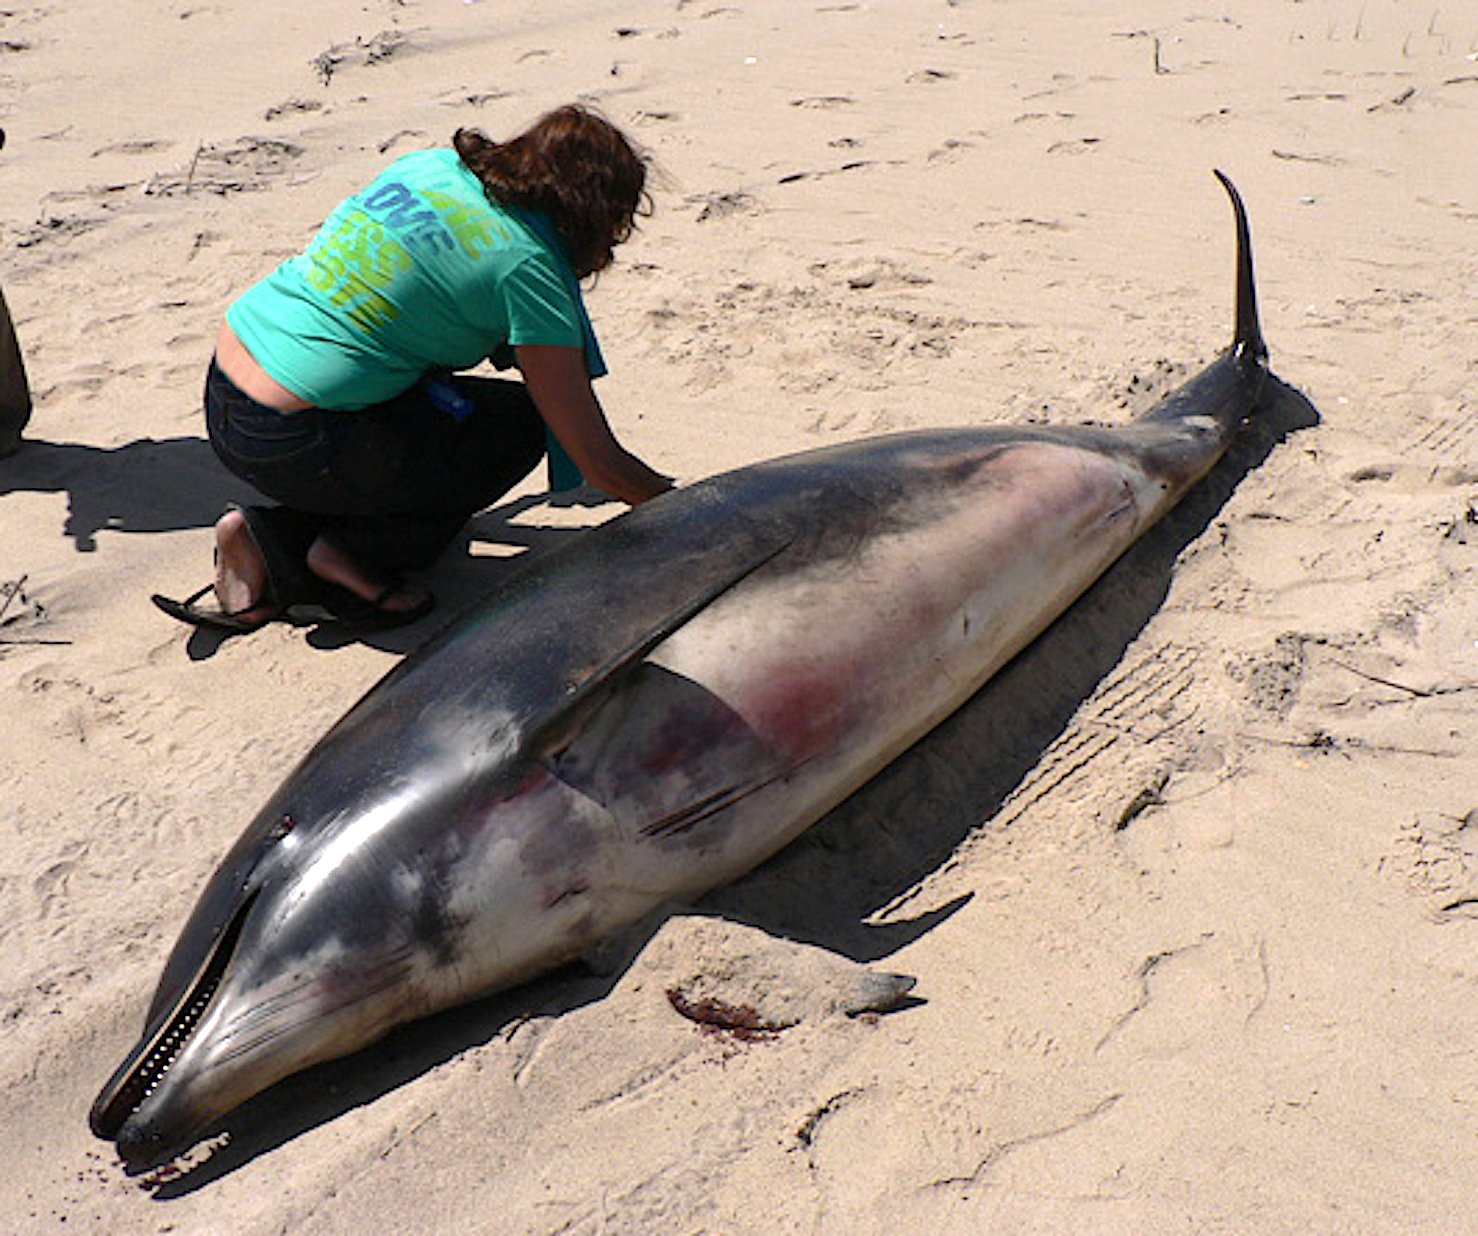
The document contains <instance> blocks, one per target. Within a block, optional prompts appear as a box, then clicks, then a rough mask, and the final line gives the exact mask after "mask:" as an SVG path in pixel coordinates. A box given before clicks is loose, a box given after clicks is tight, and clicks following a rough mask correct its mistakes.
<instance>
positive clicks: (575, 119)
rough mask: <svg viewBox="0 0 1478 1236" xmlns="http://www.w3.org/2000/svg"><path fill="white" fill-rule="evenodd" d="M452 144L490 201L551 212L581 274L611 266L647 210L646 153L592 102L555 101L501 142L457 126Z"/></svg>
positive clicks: (648, 206) (552, 218) (572, 264)
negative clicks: (553, 107) (560, 104)
mask: <svg viewBox="0 0 1478 1236" xmlns="http://www.w3.org/2000/svg"><path fill="white" fill-rule="evenodd" d="M452 145H453V146H454V147H455V148H456V151H457V154H458V155H460V156H461V159H462V162H463V163H465V164H466V165H467V166H468V167H469V168H471V169H472V171H473V172H475V173H476V174H477V177H478V179H480V180H481V181H482V183H483V188H484V189H485V190H486V192H487V195H488V197H489V198H490V199H491V200H492V201H494V202H496V203H498V204H499V205H500V206H520V207H525V208H528V209H533V210H538V211H542V212H543V213H544V214H546V215H547V216H548V217H549V219H550V220H551V222H553V224H554V226H555V227H556V228H557V229H558V231H559V234H560V238H561V239H562V240H563V241H564V244H565V256H566V257H568V258H569V261H570V265H571V266H573V267H574V268H575V273H576V274H577V275H579V276H580V277H581V278H582V279H583V278H584V277H585V276H586V275H591V274H594V273H596V272H597V271H601V270H604V269H605V268H606V267H607V266H609V265H610V264H611V259H612V258H613V256H614V252H613V251H614V250H615V247H616V246H617V245H619V244H620V243H621V242H622V241H623V240H625V239H626V238H627V237H628V236H630V235H631V231H632V228H633V227H634V226H635V223H636V217H637V215H639V214H647V213H650V204H649V202H648V199H647V196H646V183H647V160H646V157H645V156H644V155H643V154H641V153H640V152H639V151H638V150H637V149H636V148H635V147H634V146H633V145H632V144H631V142H630V141H629V140H628V139H627V137H626V135H625V134H623V133H622V132H621V130H620V129H618V128H616V126H615V125H613V124H612V123H611V122H610V121H609V120H607V119H606V118H605V117H604V116H601V115H600V114H598V113H597V112H594V111H592V110H590V109H589V108H586V107H581V106H579V105H577V104H570V105H569V106H566V107H561V108H557V109H556V110H554V111H552V112H550V113H548V114H547V115H545V116H541V117H540V118H539V119H538V120H537V121H535V122H534V124H533V125H531V126H530V127H529V128H528V129H527V130H525V131H524V132H523V133H520V134H519V135H518V136H517V137H515V138H511V139H510V140H509V141H506V142H495V141H493V140H491V139H490V138H488V137H487V136H486V135H485V134H483V133H482V132H480V131H479V130H477V129H458V130H457V131H456V133H455V134H453V136H452Z"/></svg>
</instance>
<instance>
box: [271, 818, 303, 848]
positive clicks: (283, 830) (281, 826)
mask: <svg viewBox="0 0 1478 1236" xmlns="http://www.w3.org/2000/svg"><path fill="white" fill-rule="evenodd" d="M297 826H298V824H297V821H296V820H294V819H293V818H292V816H290V815H284V816H283V817H282V819H280V820H278V821H277V823H276V824H274V825H272V831H271V832H269V833H268V834H267V844H268V845H276V844H277V843H278V842H279V841H281V840H282V839H283V838H284V837H286V836H287V835H288V833H290V832H292V830H293V829H295V828H296V827H297Z"/></svg>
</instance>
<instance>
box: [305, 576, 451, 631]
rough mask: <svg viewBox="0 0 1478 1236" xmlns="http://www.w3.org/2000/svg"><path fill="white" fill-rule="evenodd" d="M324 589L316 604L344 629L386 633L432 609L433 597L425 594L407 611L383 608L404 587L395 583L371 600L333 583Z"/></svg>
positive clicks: (418, 618) (434, 600)
mask: <svg viewBox="0 0 1478 1236" xmlns="http://www.w3.org/2000/svg"><path fill="white" fill-rule="evenodd" d="M326 587H327V589H328V593H327V595H325V596H323V597H322V598H321V601H320V603H321V604H322V605H323V607H324V609H326V610H328V612H329V613H330V614H332V615H333V616H334V617H335V618H337V619H338V620H339V621H340V622H342V623H343V624H344V625H345V626H347V627H354V628H357V629H359V630H362V631H388V630H390V629H391V628H393V627H404V626H409V625H410V624H411V623H413V622H416V621H418V620H420V619H422V618H424V617H425V616H426V615H427V614H429V613H430V612H431V611H432V610H433V609H435V608H436V598H435V597H434V596H432V595H431V594H430V593H429V592H428V593H427V594H426V595H425V596H424V597H423V598H422V599H421V600H420V602H418V603H417V604H415V605H412V606H411V607H410V608H409V609H387V608H386V607H385V602H386V601H388V600H389V599H390V598H391V597H393V596H395V594H396V593H398V592H401V591H402V590H403V589H404V588H405V585H404V584H403V583H401V582H400V581H399V580H394V581H392V582H391V583H388V584H386V585H385V587H384V588H382V589H381V590H380V594H379V595H378V596H377V597H375V599H374V600H373V601H366V600H365V599H364V598H363V597H362V596H359V595H357V594H356V593H353V592H351V591H349V589H347V588H342V587H339V586H337V585H334V584H329V585H326Z"/></svg>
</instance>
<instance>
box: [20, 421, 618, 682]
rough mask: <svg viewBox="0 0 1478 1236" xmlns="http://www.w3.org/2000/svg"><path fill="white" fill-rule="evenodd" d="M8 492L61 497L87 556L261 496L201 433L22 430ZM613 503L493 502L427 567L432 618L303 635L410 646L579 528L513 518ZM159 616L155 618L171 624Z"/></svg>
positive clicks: (597, 499)
mask: <svg viewBox="0 0 1478 1236" xmlns="http://www.w3.org/2000/svg"><path fill="white" fill-rule="evenodd" d="M13 493H55V494H60V493H64V494H66V495H67V516H66V521H65V523H64V525H63V529H62V531H63V535H65V536H66V537H68V538H69V539H70V540H71V541H72V542H73V544H74V545H75V547H76V549H77V551H78V552H79V553H84V554H91V553H95V552H97V549H98V534H99V533H101V532H114V533H159V532H180V531H184V530H187V529H192V528H202V529H203V528H210V527H212V526H213V525H214V524H215V522H216V520H218V519H219V518H220V517H221V513H222V511H224V510H225V509H226V505H227V504H228V503H230V502H239V503H251V502H260V501H262V500H263V499H262V498H261V495H259V494H257V493H255V491H253V490H252V489H251V488H250V487H249V486H247V485H246V484H245V483H243V482H242V481H240V480H238V479H237V478H236V477H234V476H232V475H231V474H230V473H229V472H228V471H226V469H225V468H224V467H223V466H222V465H221V463H220V461H219V460H218V459H217V458H216V456H215V452H214V451H212V450H211V447H210V443H209V442H207V441H206V440H205V439H204V438H200V437H178V438H165V439H154V438H139V439H136V440H135V441H133V442H126V443H124V444H123V445H122V446H115V447H100V446H87V445H83V444H81V443H71V442H48V441H45V440H41V439H36V438H32V437H27V438H26V439H25V441H24V442H23V444H22V446H21V448H20V450H18V451H17V452H16V453H15V454H14V455H11V456H9V457H7V458H6V459H4V460H3V461H0V497H4V496H5V495H7V494H13ZM610 502H611V500H610V499H607V498H605V497H604V496H603V495H599V494H596V493H595V492H593V491H589V490H578V491H575V492H573V493H570V494H565V495H549V494H542V493H541V494H532V495H528V496H524V497H520V498H516V499H513V500H510V501H508V502H506V503H505V504H503V505H502V506H498V507H494V508H491V509H489V510H488V511H485V512H483V513H482V514H480V515H478V516H476V517H475V518H474V519H473V521H472V522H471V524H470V525H469V527H468V530H467V533H466V535H465V537H464V541H463V544H464V546H465V549H464V552H462V553H461V554H458V553H456V552H455V551H450V550H449V551H448V552H447V553H446V554H445V555H443V557H442V558H441V559H440V560H439V561H438V562H437V563H436V564H435V565H434V566H433V567H432V568H431V570H430V571H429V572H427V575H428V579H429V582H430V583H431V585H432V586H433V588H434V589H435V591H436V593H437V596H438V598H439V604H438V607H437V609H436V611H434V613H433V615H432V617H431V618H430V620H429V621H427V622H424V623H418V624H416V625H415V626H413V627H408V628H405V629H403V630H393V631H385V632H360V631H355V630H353V629H352V628H347V627H344V626H343V625H341V624H338V623H325V624H322V625H320V626H317V627H315V628H314V629H313V630H312V631H311V632H310V633H309V634H308V636H307V640H306V642H307V643H308V644H309V645H311V646H312V647H315V648H323V649H327V648H336V647H340V646H342V645H343V644H346V643H351V642H356V641H358V642H364V643H369V644H371V645H373V646H374V647H377V648H381V649H383V650H385V651H388V652H397V653H404V652H408V651H409V650H410V649H412V648H415V647H416V646H417V645H419V644H420V643H422V642H424V641H425V640H426V639H427V638H428V637H429V636H430V634H431V633H432V632H434V631H436V630H438V629H439V628H440V627H442V626H444V625H446V624H447V622H449V621H451V620H452V619H453V618H454V617H455V616H456V615H457V614H458V613H459V612H460V611H461V610H463V609H465V608H466V607H467V606H468V605H471V604H473V603H475V602H476V600H477V599H478V598H479V597H480V596H481V595H482V594H483V593H484V592H485V591H486V590H487V589H488V588H489V587H490V586H492V585H493V584H495V583H496V582H497V581H498V580H499V579H500V578H501V577H502V576H504V575H506V574H507V572H508V571H509V569H510V568H511V566H512V564H513V563H514V562H515V561H517V560H518V558H519V557H521V555H522V554H523V553H527V552H541V551H543V550H545V549H549V548H552V547H553V546H555V545H557V544H559V543H560V542H561V541H563V540H566V539H568V538H569V537H570V536H572V535H574V533H575V532H576V531H578V529H574V528H554V527H543V526H540V525H538V524H520V525H514V524H512V523H511V522H510V521H511V520H513V519H514V518H515V517H516V516H518V515H520V514H523V513H524V512H526V511H528V510H531V509H534V508H537V507H539V506H541V505H545V504H549V505H554V506H584V507H590V506H597V505H604V504H608V503H610ZM478 542H497V543H499V544H501V545H503V546H505V548H506V549H507V550H508V556H506V557H498V556H485V555H480V554H478V553H476V552H474V551H473V546H474V545H475V544H476V543H478ZM209 570H210V562H209V561H208V560H205V561H202V562H201V572H202V582H204V580H205V578H206V577H207V574H208V572H209ZM145 590H146V589H145ZM158 617H159V619H160V621H161V622H168V621H169V619H166V618H164V617H163V616H162V615H158ZM228 638H231V637H230V636H229V635H226V634H225V633H222V632H217V631H209V630H204V629H199V630H196V631H193V632H191V635H190V639H189V641H188V643H187V651H188V654H189V656H190V658H191V659H192V660H203V659H204V658H206V657H209V656H212V655H214V653H215V651H216V650H217V649H218V648H219V647H220V645H221V644H222V642H224V640H225V639H228Z"/></svg>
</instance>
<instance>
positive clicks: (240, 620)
mask: <svg viewBox="0 0 1478 1236" xmlns="http://www.w3.org/2000/svg"><path fill="white" fill-rule="evenodd" d="M226 510H227V511H228V512H230V511H239V512H240V513H241V516H242V518H243V519H244V520H245V521H246V529H247V533H248V535H249V536H250V537H251V540H252V544H253V545H254V546H255V547H256V550H257V553H258V554H260V555H261V558H262V564H263V567H264V568H265V571H266V584H265V585H264V587H263V588H262V594H261V596H259V597H258V598H257V599H256V601H255V602H254V603H253V604H251V605H248V606H247V607H246V608H245V609H243V610H237V611H235V612H231V611H227V610H222V609H207V608H205V607H203V606H201V605H199V604H197V602H198V601H199V600H200V598H201V597H203V596H205V594H206V593H208V592H210V591H211V589H212V588H214V587H215V585H214V584H213V583H210V584H206V585H205V587H204V588H201V589H199V590H198V591H197V592H194V593H192V594H191V595H190V596H188V597H186V598H185V599H184V600H183V601H176V600H173V599H172V598H170V597H166V596H160V595H159V594H158V593H155V594H154V595H153V596H152V597H150V600H152V601H153V602H154V604H155V605H157V606H158V607H159V608H160V609H161V610H163V611H164V612H165V613H166V614H168V615H169V616H170V617H171V618H174V619H176V620H177V621H179V622H184V623H188V624H189V625H191V626H195V627H207V628H209V629H211V630H216V631H229V632H232V633H233V634H241V635H244V634H249V633H250V632H252V631H257V630H260V629H261V628H262V627H264V626H266V625H267V624H268V623H269V622H272V621H273V620H274V619H277V618H286V617H288V616H289V615H288V611H289V610H290V609H292V608H294V607H295V606H301V605H314V606H319V607H322V608H324V609H327V607H328V606H327V602H328V600H329V599H330V597H331V594H332V592H333V591H334V590H333V586H332V585H330V584H327V583H324V582H323V581H321V580H319V579H317V577H316V576H314V575H313V574H312V573H311V572H310V571H309V570H308V568H307V566H306V558H307V552H308V545H309V544H310V543H311V541H312V539H313V535H314V534H313V531H312V528H311V527H310V526H308V525H306V524H304V523H303V522H302V520H300V519H299V518H298V516H296V515H295V514H294V513H293V512H290V511H287V510H284V509H283V508H281V507H259V506H237V505H236V504H235V503H232V504H231V505H230V506H228V507H227V508H226ZM284 542H287V544H284ZM299 550H301V552H300V553H296V557H295V556H294V555H295V552H296V551H299ZM365 604H368V602H365ZM260 609H267V610H269V611H270V612H269V613H268V614H267V616H266V617H251V618H248V617H247V616H246V615H248V614H252V613H253V612H254V611H256V610H260Z"/></svg>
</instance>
